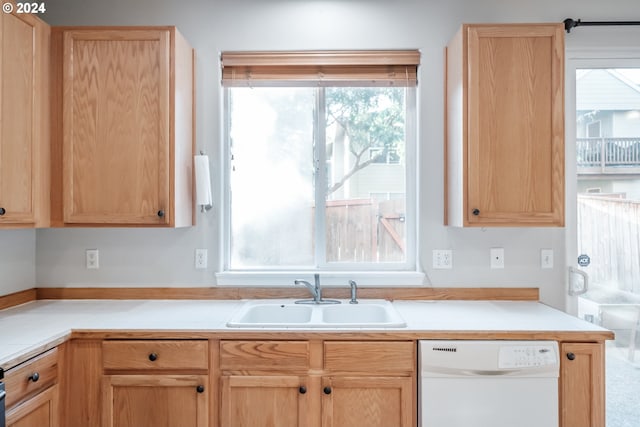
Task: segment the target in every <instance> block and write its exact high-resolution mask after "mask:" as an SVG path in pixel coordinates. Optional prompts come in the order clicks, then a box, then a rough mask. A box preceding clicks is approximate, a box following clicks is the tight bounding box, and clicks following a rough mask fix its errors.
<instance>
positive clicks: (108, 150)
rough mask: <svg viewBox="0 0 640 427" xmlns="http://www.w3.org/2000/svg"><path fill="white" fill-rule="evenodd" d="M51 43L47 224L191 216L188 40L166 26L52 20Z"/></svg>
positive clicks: (172, 221)
mask: <svg viewBox="0 0 640 427" xmlns="http://www.w3.org/2000/svg"><path fill="white" fill-rule="evenodd" d="M52 46H53V47H52V52H53V66H52V76H53V81H54V82H55V84H54V85H55V92H54V96H53V97H52V98H53V106H54V108H53V110H54V114H53V119H52V120H53V131H52V146H53V148H52V150H53V151H54V156H53V162H54V166H56V168H55V173H54V174H53V175H52V186H53V187H54V193H55V194H52V201H51V203H52V208H53V212H52V222H53V224H54V225H57V226H61V225H67V226H72V225H78V226H80V225H81V226H109V225H110V226H163V227H182V226H190V225H192V224H193V191H192V186H193V178H192V175H193V174H192V164H193V150H194V133H193V127H194V74H193V73H194V58H195V56H194V51H193V49H192V48H191V46H189V44H188V42H187V41H186V40H185V39H184V37H183V36H182V35H181V34H180V33H179V32H178V31H177V30H176V28H174V27H118V28H110V27H100V28H91V27H80V28H78V27H54V28H53V30H52ZM55 190H57V191H55Z"/></svg>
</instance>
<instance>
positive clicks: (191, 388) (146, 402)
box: [102, 375, 208, 427]
mask: <svg viewBox="0 0 640 427" xmlns="http://www.w3.org/2000/svg"><path fill="white" fill-rule="evenodd" d="M102 391H103V393H102V394H103V399H104V403H103V419H102V425H103V427H178V426H179V427H207V426H208V411H207V405H208V397H207V396H208V379H207V376H200V375H107V376H105V377H104V379H103V390H102Z"/></svg>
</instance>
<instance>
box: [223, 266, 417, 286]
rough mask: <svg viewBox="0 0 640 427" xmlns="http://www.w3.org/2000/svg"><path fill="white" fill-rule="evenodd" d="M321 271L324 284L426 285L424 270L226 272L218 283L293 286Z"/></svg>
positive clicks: (228, 284)
mask: <svg viewBox="0 0 640 427" xmlns="http://www.w3.org/2000/svg"><path fill="white" fill-rule="evenodd" d="M315 273H319V274H320V283H321V284H322V286H326V287H331V286H336V287H339V286H349V280H355V281H356V282H357V283H358V286H376V287H406V286H423V285H424V277H425V275H424V273H422V272H420V271H319V272H318V271H313V270H309V271H273V272H272V271H224V272H221V273H216V281H217V284H218V286H234V287H238V286H254V287H262V286H264V287H280V286H293V281H294V280H296V279H302V280H307V281H313V275H314V274H315Z"/></svg>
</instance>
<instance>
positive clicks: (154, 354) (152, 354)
mask: <svg viewBox="0 0 640 427" xmlns="http://www.w3.org/2000/svg"><path fill="white" fill-rule="evenodd" d="M149 360H151V361H152V362H155V361H156V360H158V354H157V353H151V354H150V355H149Z"/></svg>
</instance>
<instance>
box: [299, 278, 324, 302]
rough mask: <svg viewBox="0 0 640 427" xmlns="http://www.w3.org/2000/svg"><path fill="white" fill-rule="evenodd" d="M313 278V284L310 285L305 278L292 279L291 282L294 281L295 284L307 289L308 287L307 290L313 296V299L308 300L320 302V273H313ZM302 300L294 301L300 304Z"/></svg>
mask: <svg viewBox="0 0 640 427" xmlns="http://www.w3.org/2000/svg"><path fill="white" fill-rule="evenodd" d="M313 279H314V282H315V285H312V284H311V283H309V282H307V281H306V280H298V279H296V280H294V281H293V283H295V284H296V285H304V286H305V287H306V288H307V289H309V292H311V295H312V296H313V301H309V302H314V303H315V304H320V301H321V300H322V288H321V287H320V275H319V274H314V275H313ZM304 302H305V301H296V303H300V304H303V303H304Z"/></svg>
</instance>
